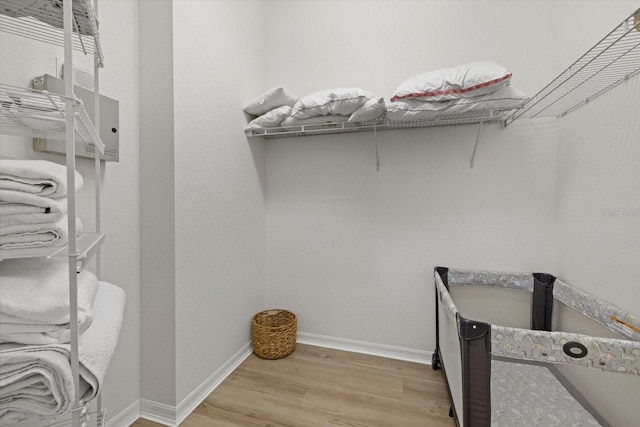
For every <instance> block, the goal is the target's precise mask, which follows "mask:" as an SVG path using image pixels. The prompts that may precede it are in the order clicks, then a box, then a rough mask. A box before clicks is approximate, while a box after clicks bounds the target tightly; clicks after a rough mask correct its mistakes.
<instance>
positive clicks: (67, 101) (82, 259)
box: [0, 0, 106, 427]
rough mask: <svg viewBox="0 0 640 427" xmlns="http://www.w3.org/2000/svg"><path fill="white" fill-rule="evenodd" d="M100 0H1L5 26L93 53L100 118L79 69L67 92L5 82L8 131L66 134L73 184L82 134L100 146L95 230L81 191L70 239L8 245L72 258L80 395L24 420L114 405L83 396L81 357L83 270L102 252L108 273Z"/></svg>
mask: <svg viewBox="0 0 640 427" xmlns="http://www.w3.org/2000/svg"><path fill="white" fill-rule="evenodd" d="M96 16H97V0H94V3H93V6H92V3H91V1H90V0H72V1H62V0H50V1H47V2H35V1H24V0H0V31H2V32H4V33H9V34H14V35H17V36H19V37H23V38H28V39H32V40H36V41H39V42H45V43H49V44H53V45H57V46H62V47H64V64H65V67H67V68H68V69H69V70H73V51H81V52H83V53H84V54H93V57H94V86H95V93H96V96H95V107H94V111H95V120H94V121H92V120H91V119H90V118H89V116H88V115H87V113H86V111H85V109H84V106H83V104H82V102H81V101H80V100H79V99H78V98H77V97H76V96H75V95H74V89H73V86H74V82H73V73H72V72H69V73H66V74H67V76H66V77H65V79H64V80H65V94H64V96H62V95H57V94H52V93H49V92H46V91H35V90H31V89H26V88H20V87H16V86H11V85H7V84H4V83H2V84H0V132H1V133H2V134H7V135H17V136H25V137H28V138H34V137H38V138H46V139H59V140H65V142H66V166H67V186H68V188H70V189H73V188H75V170H76V163H75V161H76V159H75V142H76V139H78V140H79V141H82V142H84V143H86V144H92V145H93V146H94V147H95V150H94V152H95V154H96V155H95V168H94V169H95V215H96V229H95V232H94V233H85V234H81V235H77V234H76V215H75V212H76V196H75V193H74V192H73V191H70V192H69V194H68V195H67V206H68V233H69V242H68V244H67V245H66V247H56V248H34V249H6V250H2V251H0V259H8V258H32V257H57V256H59V257H65V258H67V259H68V265H69V295H70V298H69V302H70V322H69V325H70V326H69V327H70V331H71V342H70V344H69V345H70V366H71V372H72V377H73V383H74V389H75V393H74V394H75V398H74V399H73V402H72V407H71V409H70V410H69V411H68V412H67V413H65V414H61V415H60V416H59V417H58V416H56V417H55V418H51V417H47V418H42V417H34V418H33V419H29V420H25V421H23V422H20V423H16V424H15V425H16V426H45V425H47V426H56V427H58V426H69V425H71V426H73V427H93V426H96V427H101V426H104V425H105V414H106V411H105V410H104V409H103V408H102V402H101V396H100V394H98V396H97V398H96V402H97V403H96V406H97V408H96V410H95V411H94V412H90V411H89V405H88V402H82V401H81V400H80V363H79V355H78V347H79V345H78V344H79V343H78V341H79V331H78V310H77V305H78V304H77V303H78V282H77V274H76V273H77V272H78V271H79V270H81V269H82V268H84V266H85V264H86V262H87V261H88V260H89V259H91V258H95V260H96V276H97V277H100V273H101V272H100V269H101V261H100V247H101V246H102V243H103V242H104V240H105V235H104V234H103V233H102V232H101V231H100V222H101V219H100V154H101V153H104V144H103V143H102V140H101V139H100V135H99V133H98V131H97V129H99V128H100V123H99V117H100V103H99V96H98V94H99V79H98V69H99V68H102V67H103V65H104V58H103V55H102V49H101V45H100V37H99V32H98V21H97V18H96Z"/></svg>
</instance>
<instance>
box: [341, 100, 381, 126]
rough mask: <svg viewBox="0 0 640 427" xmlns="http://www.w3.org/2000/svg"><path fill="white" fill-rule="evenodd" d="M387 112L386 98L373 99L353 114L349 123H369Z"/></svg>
mask: <svg viewBox="0 0 640 427" xmlns="http://www.w3.org/2000/svg"><path fill="white" fill-rule="evenodd" d="M385 111H387V106H386V105H385V102H384V98H371V99H369V100H368V101H367V102H365V103H364V104H363V105H362V106H361V107H359V108H358V109H357V110H355V111H354V112H353V113H352V114H351V117H349V122H368V121H370V120H374V119H377V118H378V117H380V116H382V115H383V114H384V112H385Z"/></svg>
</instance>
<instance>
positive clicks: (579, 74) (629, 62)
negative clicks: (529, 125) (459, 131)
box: [245, 9, 640, 162]
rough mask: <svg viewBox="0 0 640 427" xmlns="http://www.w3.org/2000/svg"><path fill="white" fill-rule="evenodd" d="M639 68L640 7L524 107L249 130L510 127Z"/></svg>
mask: <svg viewBox="0 0 640 427" xmlns="http://www.w3.org/2000/svg"><path fill="white" fill-rule="evenodd" d="M638 73H640V9H639V10H637V11H636V12H634V13H632V14H631V15H630V16H628V17H627V18H626V19H625V20H623V21H622V22H621V23H620V24H619V25H618V26H617V27H616V28H614V29H613V30H612V31H611V32H610V33H609V34H607V35H606V36H605V37H604V38H603V39H602V40H600V41H599V42H598V43H596V45H595V46H593V47H592V48H591V49H589V50H588V51H587V52H586V53H585V54H584V55H582V56H581V57H580V58H579V59H578V60H577V61H576V62H574V63H573V64H572V65H571V66H570V67H568V68H567V69H566V70H565V71H564V72H562V73H561V74H560V75H559V76H558V77H556V78H555V79H554V80H553V81H552V82H550V83H549V84H548V85H546V86H545V87H544V88H543V89H542V90H541V91H540V92H538V93H537V94H536V95H534V96H533V97H532V98H531V99H529V100H528V101H527V102H525V103H524V104H523V105H522V106H521V107H520V108H518V109H512V110H499V111H497V110H482V111H475V112H474V111H471V112H466V113H462V114H449V115H441V116H438V117H435V118H433V119H429V120H420V121H413V122H393V121H390V120H387V119H385V118H381V119H378V120H374V121H371V122H365V123H349V122H334V123H320V124H310V125H296V126H281V127H271V128H261V129H253V130H247V131H245V134H246V135H247V136H248V137H262V138H265V139H277V138H288V137H297V136H312V135H328V134H339V133H350V132H376V131H386V130H397V129H416V128H425V127H432V126H455V125H468V124H480V125H483V124H491V123H498V124H501V125H502V126H504V127H506V126H508V125H510V124H511V123H513V122H514V121H515V120H518V119H532V118H536V117H562V116H564V115H566V114H568V113H570V112H572V111H574V110H575V109H577V108H580V107H581V106H583V105H585V104H588V103H589V101H591V100H592V99H594V98H596V97H597V96H599V95H601V94H602V93H604V92H606V91H607V90H609V89H610V88H612V87H614V86H616V85H618V84H620V83H623V82H625V81H626V80H628V79H629V78H631V77H633V76H634V75H636V74H638ZM476 144H477V140H476ZM472 162H473V161H472Z"/></svg>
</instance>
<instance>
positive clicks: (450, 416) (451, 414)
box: [449, 406, 453, 418]
mask: <svg viewBox="0 0 640 427" xmlns="http://www.w3.org/2000/svg"><path fill="white" fill-rule="evenodd" d="M449 418H453V406H449Z"/></svg>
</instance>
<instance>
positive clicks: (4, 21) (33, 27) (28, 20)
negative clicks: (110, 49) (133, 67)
mask: <svg viewBox="0 0 640 427" xmlns="http://www.w3.org/2000/svg"><path fill="white" fill-rule="evenodd" d="M72 3H73V19H72V26H73V35H74V37H72V39H71V47H72V49H73V50H75V51H79V52H83V53H84V54H85V55H89V54H92V55H94V56H95V57H96V59H97V62H98V64H99V66H100V67H103V65H104V56H103V54H102V47H101V44H100V32H99V30H98V27H99V24H98V20H97V19H96V13H95V10H94V8H93V6H92V5H91V2H90V1H89V0H73V1H72ZM62 8H63V1H62V0H51V1H46V2H35V1H28V0H2V1H0V27H1V28H2V31H3V32H5V33H10V34H15V35H18V36H21V37H24V38H29V39H33V40H37V41H41V42H44V43H49V44H53V45H55V46H61V47H66V45H65V40H64V20H63V17H64V13H62V12H63V11H62Z"/></svg>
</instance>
